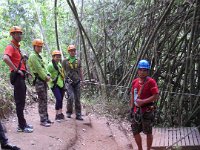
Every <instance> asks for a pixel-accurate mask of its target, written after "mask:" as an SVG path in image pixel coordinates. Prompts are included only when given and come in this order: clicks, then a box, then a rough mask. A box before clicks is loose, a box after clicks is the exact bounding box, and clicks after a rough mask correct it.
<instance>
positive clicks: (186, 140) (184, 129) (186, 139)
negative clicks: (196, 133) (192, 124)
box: [183, 128, 190, 146]
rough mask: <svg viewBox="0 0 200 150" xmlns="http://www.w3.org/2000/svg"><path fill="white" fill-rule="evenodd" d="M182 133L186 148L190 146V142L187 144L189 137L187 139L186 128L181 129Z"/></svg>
mask: <svg viewBox="0 0 200 150" xmlns="http://www.w3.org/2000/svg"><path fill="white" fill-rule="evenodd" d="M183 131H184V133H185V144H186V146H190V142H189V137H188V135H187V134H188V133H187V128H183Z"/></svg>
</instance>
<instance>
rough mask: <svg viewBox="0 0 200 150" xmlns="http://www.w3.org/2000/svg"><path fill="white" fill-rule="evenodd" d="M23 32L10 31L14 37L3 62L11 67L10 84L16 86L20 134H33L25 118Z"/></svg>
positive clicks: (14, 27)
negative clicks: (21, 48)
mask: <svg viewBox="0 0 200 150" xmlns="http://www.w3.org/2000/svg"><path fill="white" fill-rule="evenodd" d="M22 34H23V31H22V29H21V28H20V27H19V26H13V27H11V29H10V35H11V36H12V40H11V43H10V44H9V45H7V46H6V48H5V51H4V56H3V61H4V62H5V63H6V64H7V65H8V66H9V67H10V72H11V73H10V82H11V84H12V85H13V86H14V99H15V104H16V113H17V118H18V128H17V131H18V132H25V133H31V132H33V127H32V125H28V124H27V123H26V120H25V118H24V107H25V100H26V84H25V73H26V66H25V59H24V58H23V56H22V54H21V50H20V41H21V40H22Z"/></svg>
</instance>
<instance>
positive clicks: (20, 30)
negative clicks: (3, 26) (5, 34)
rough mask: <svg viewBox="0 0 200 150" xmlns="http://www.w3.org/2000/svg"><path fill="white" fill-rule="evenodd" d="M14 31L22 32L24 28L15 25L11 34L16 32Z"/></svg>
mask: <svg viewBox="0 0 200 150" xmlns="http://www.w3.org/2000/svg"><path fill="white" fill-rule="evenodd" d="M14 32H21V33H22V28H20V27H19V26H13V27H11V28H10V34H11V33H14Z"/></svg>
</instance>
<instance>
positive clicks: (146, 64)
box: [137, 59, 150, 69]
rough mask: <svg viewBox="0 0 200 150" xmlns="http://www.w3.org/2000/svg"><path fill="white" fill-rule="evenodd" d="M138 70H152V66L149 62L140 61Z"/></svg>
mask: <svg viewBox="0 0 200 150" xmlns="http://www.w3.org/2000/svg"><path fill="white" fill-rule="evenodd" d="M137 68H138V69H150V64H149V62H148V61H147V60H145V59H142V60H140V61H139V63H138V66H137Z"/></svg>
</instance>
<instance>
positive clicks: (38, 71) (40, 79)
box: [28, 39, 52, 127]
mask: <svg viewBox="0 0 200 150" xmlns="http://www.w3.org/2000/svg"><path fill="white" fill-rule="evenodd" d="M43 44H44V42H43V41H42V40H41V39H34V40H33V41H32V45H33V49H34V51H33V52H32V53H31V54H30V56H29V59H28V64H29V67H30V71H31V73H32V74H33V75H34V77H35V79H34V81H33V84H34V86H35V90H36V92H37V95H38V111H39V115H40V125H42V126H44V127H50V126H51V123H52V122H51V121H50V120H49V115H48V111H47V87H48V85H47V82H49V81H50V79H51V77H50V75H49V74H48V72H47V69H46V67H45V63H44V61H43V59H42V56H41V55H40V53H41V52H42V47H43Z"/></svg>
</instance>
